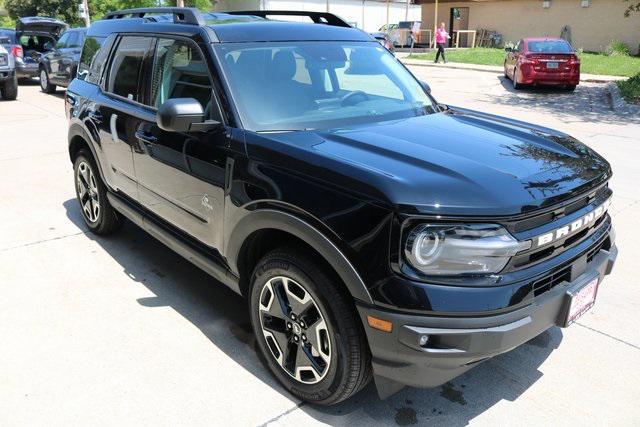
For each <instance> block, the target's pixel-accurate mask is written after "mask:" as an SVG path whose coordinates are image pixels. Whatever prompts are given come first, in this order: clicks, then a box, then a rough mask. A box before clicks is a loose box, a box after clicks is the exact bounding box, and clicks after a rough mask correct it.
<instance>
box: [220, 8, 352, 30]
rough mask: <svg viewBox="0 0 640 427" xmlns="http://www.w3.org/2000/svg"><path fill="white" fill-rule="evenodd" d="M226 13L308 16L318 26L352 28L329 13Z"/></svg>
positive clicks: (288, 11)
mask: <svg viewBox="0 0 640 427" xmlns="http://www.w3.org/2000/svg"><path fill="white" fill-rule="evenodd" d="M224 13H226V14H229V15H251V16H258V17H261V18H268V17H269V16H308V17H309V18H311V20H312V21H313V22H314V23H316V24H325V25H331V26H334V27H346V28H352V27H351V25H349V24H348V23H347V21H345V20H344V19H342V18H340V17H338V16H337V15H334V14H333V13H329V12H307V11H301V10H238V11H232V12H224Z"/></svg>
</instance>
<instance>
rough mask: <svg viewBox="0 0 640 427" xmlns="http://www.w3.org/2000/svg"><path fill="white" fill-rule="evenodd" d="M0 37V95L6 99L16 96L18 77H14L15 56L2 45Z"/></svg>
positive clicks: (12, 98)
mask: <svg viewBox="0 0 640 427" xmlns="http://www.w3.org/2000/svg"><path fill="white" fill-rule="evenodd" d="M3 41H4V40H2V39H0V96H1V97H2V98H3V99H6V100H14V99H16V98H17V97H18V78H17V77H16V63H15V58H14V57H13V55H11V53H9V52H8V51H7V49H5V47H4V46H3Z"/></svg>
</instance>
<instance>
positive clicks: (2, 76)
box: [0, 16, 87, 99]
mask: <svg viewBox="0 0 640 427" xmlns="http://www.w3.org/2000/svg"><path fill="white" fill-rule="evenodd" d="M86 31H87V29H86V28H72V29H69V25H67V24H66V23H65V22H63V21H60V20H58V19H54V18H47V17H40V16H36V17H24V18H20V19H18V22H17V24H16V27H15V28H0V46H2V49H3V50H4V51H5V53H3V54H2V55H3V56H6V57H7V61H6V64H5V65H0V70H1V71H0V92H2V97H3V98H5V99H15V96H17V82H18V79H27V78H34V77H39V78H40V86H41V88H42V91H43V92H46V93H53V92H55V90H56V86H63V87H67V86H69V83H70V82H71V80H73V78H74V77H75V76H76V73H77V69H78V62H79V60H80V53H81V52H82V45H83V44H84V38H85V34H86ZM0 61H3V60H2V59H0ZM1 63H2V62H0V64H1ZM9 63H11V70H12V71H11V72H9V71H8V69H9ZM3 68H6V69H7V70H6V71H5V70H4V69H3ZM14 85H15V90H14V89H13V87H14ZM5 93H6V94H5ZM14 94H15V96H14ZM12 96H13V98H12Z"/></svg>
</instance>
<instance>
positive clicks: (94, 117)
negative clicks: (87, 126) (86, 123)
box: [88, 111, 102, 124]
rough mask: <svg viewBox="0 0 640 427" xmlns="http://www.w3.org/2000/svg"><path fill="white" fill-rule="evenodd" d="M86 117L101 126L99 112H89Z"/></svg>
mask: <svg viewBox="0 0 640 427" xmlns="http://www.w3.org/2000/svg"><path fill="white" fill-rule="evenodd" d="M88 115H89V118H90V119H91V120H92V121H94V122H96V123H97V124H101V123H102V114H100V113H99V112H97V111H91V112H89V114H88Z"/></svg>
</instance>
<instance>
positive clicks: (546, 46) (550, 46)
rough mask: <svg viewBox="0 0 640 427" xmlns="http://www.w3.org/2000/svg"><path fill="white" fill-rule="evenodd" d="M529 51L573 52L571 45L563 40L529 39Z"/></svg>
mask: <svg viewBox="0 0 640 427" xmlns="http://www.w3.org/2000/svg"><path fill="white" fill-rule="evenodd" d="M529 52H533V53H573V49H572V48H571V45H570V44H569V43H567V42H566V41H564V40H542V41H530V42H529Z"/></svg>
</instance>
